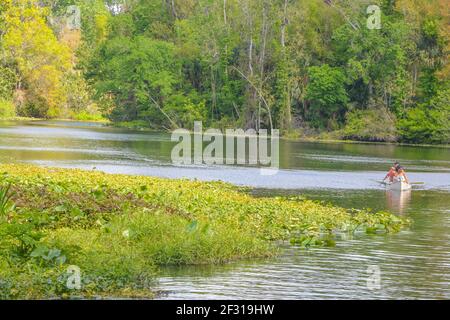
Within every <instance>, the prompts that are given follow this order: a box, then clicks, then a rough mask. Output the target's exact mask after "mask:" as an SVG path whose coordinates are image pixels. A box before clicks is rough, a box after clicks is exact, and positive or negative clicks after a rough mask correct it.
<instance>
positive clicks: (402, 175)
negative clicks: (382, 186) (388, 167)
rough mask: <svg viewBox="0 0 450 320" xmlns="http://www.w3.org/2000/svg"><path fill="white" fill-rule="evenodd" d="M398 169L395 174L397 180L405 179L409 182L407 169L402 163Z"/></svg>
mask: <svg viewBox="0 0 450 320" xmlns="http://www.w3.org/2000/svg"><path fill="white" fill-rule="evenodd" d="M396 171H397V174H396V175H395V178H396V180H398V181H404V182H406V183H407V184H409V181H408V177H407V176H406V172H405V169H404V168H403V167H402V166H401V165H398V166H397V168H396Z"/></svg>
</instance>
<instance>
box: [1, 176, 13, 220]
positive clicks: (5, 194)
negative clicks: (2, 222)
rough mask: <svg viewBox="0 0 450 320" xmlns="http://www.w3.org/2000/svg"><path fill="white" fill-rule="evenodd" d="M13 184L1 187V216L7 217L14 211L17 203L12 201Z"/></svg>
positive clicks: (2, 217)
mask: <svg viewBox="0 0 450 320" xmlns="http://www.w3.org/2000/svg"><path fill="white" fill-rule="evenodd" d="M10 189H11V185H10V184H8V185H7V186H2V187H0V218H1V219H5V218H7V216H8V215H9V214H10V213H11V212H12V211H14V209H15V208H16V205H15V204H14V203H13V202H12V201H11V197H12V193H11V192H10Z"/></svg>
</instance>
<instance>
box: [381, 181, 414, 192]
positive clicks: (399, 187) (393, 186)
mask: <svg viewBox="0 0 450 320" xmlns="http://www.w3.org/2000/svg"><path fill="white" fill-rule="evenodd" d="M386 188H387V189H388V190H396V191H403V190H410V189H411V185H410V184H409V183H406V182H404V181H395V182H392V183H388V184H386Z"/></svg>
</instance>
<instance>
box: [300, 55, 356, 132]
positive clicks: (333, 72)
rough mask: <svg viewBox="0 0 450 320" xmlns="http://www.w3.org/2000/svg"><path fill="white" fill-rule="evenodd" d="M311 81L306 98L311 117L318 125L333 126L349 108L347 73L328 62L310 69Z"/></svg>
mask: <svg viewBox="0 0 450 320" xmlns="http://www.w3.org/2000/svg"><path fill="white" fill-rule="evenodd" d="M308 74H309V83H308V87H307V89H306V99H307V100H308V102H309V105H310V110H309V112H308V115H309V119H310V120H311V121H312V122H313V123H314V124H315V125H316V126H318V127H328V128H329V129H332V128H331V126H332V124H333V122H335V121H342V120H343V117H344V115H345V112H346V110H347V102H348V96H347V92H346V91H345V75H344V74H343V72H342V71H341V70H340V69H338V68H332V67H330V66H329V65H327V64H324V65H321V66H320V67H310V68H309V69H308Z"/></svg>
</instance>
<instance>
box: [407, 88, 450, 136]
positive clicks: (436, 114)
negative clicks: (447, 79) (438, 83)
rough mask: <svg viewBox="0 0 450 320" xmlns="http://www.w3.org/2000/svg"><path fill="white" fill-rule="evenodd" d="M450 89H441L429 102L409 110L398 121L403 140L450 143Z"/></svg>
mask: <svg viewBox="0 0 450 320" xmlns="http://www.w3.org/2000/svg"><path fill="white" fill-rule="evenodd" d="M449 101H450V90H448V89H447V90H443V91H440V92H439V93H438V94H437V95H436V97H434V98H433V99H432V100H431V101H430V102H429V103H427V104H423V105H421V106H418V107H415V108H412V109H410V110H408V111H407V113H406V116H405V118H403V119H401V120H400V121H399V123H398V129H399V133H400V137H401V140H402V141H405V142H414V143H449V141H450V103H449Z"/></svg>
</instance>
